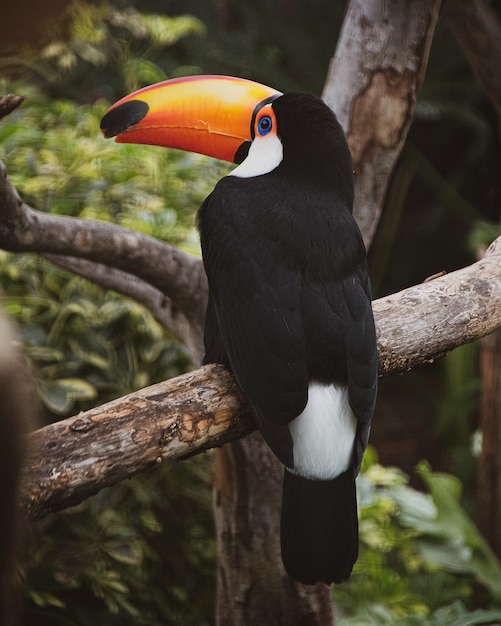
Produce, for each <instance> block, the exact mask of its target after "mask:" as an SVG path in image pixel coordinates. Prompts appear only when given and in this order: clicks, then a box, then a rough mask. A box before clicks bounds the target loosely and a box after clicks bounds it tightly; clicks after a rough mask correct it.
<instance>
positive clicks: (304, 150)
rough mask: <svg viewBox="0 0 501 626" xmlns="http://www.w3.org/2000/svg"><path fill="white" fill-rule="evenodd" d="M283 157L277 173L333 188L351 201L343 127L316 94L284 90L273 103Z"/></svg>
mask: <svg viewBox="0 0 501 626" xmlns="http://www.w3.org/2000/svg"><path fill="white" fill-rule="evenodd" d="M273 108H274V110H275V113H276V117H277V124H278V136H279V138H280V140H281V142H282V144H283V159H282V161H281V163H280V165H279V166H278V167H277V169H276V175H280V176H285V177H287V178H289V179H290V180H291V181H294V183H295V184H304V185H307V186H309V187H310V188H311V189H315V188H316V189H325V190H329V189H330V190H331V191H333V192H335V193H336V194H337V195H338V196H339V197H340V198H341V199H342V200H343V202H344V203H346V204H347V205H349V206H350V208H351V206H352V204H353V169H352V161H351V155H350V151H349V149H348V146H347V144H346V140H345V137H344V133H343V129H342V128H341V126H340V124H339V123H338V121H337V119H336V117H335V115H334V114H333V113H332V111H331V110H330V109H329V107H328V106H327V105H326V104H325V103H324V102H323V101H322V100H321V99H320V98H318V97H317V96H313V95H310V94H294V93H291V94H285V95H283V96H281V97H280V98H277V99H276V101H275V102H274V103H273Z"/></svg>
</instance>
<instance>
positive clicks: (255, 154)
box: [230, 133, 284, 178]
mask: <svg viewBox="0 0 501 626" xmlns="http://www.w3.org/2000/svg"><path fill="white" fill-rule="evenodd" d="M283 158H284V149H283V146H282V142H281V141H280V139H279V138H278V137H277V135H276V134H275V133H270V134H269V135H266V136H265V137H256V138H255V139H254V141H253V142H252V143H251V146H250V148H249V154H248V155H247V156H246V157H245V159H244V160H243V161H242V163H240V165H239V166H238V167H236V168H235V169H234V170H233V171H232V172H230V176H238V177H240V178H251V177H252V176H261V175H262V174H268V172H271V171H273V170H274V169H275V168H276V167H278V165H280V163H281V162H282V160H283Z"/></svg>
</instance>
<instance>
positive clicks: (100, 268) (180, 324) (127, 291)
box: [42, 254, 203, 363]
mask: <svg viewBox="0 0 501 626" xmlns="http://www.w3.org/2000/svg"><path fill="white" fill-rule="evenodd" d="M42 256H43V257H44V258H46V259H47V260H49V261H50V262H51V263H54V264H55V265H57V266H58V267H61V268H63V269H66V270H69V271H70V272H73V273H74V274H78V275H79V276H82V277H83V278H86V279H87V280H90V281H91V282H93V283H95V284H96V285H100V286H101V287H104V288H105V289H110V290H113V291H116V292H118V293H121V294H122V295H124V296H127V297H129V298H132V299H134V300H136V301H137V302H140V303H141V304H143V305H144V306H145V307H146V308H147V309H148V310H149V311H150V312H151V313H152V315H154V316H155V318H156V319H157V320H158V321H159V322H160V323H161V324H162V325H163V326H164V327H165V328H168V329H169V330H170V331H171V332H172V334H173V335H174V336H175V337H176V338H177V339H178V340H179V341H180V342H181V343H183V344H185V346H186V347H187V348H188V350H189V351H190V354H192V355H193V358H194V360H196V362H197V363H199V362H201V359H202V357H203V345H201V342H200V339H201V332H200V330H199V329H198V328H196V327H195V329H194V321H193V320H192V321H191V322H190V320H188V318H187V317H186V315H184V313H183V312H182V311H181V310H180V309H179V307H178V306H176V304H175V303H174V302H173V301H172V300H171V299H170V298H169V297H167V296H166V295H165V294H164V293H162V292H161V291H160V290H159V289H157V288H156V287H153V286H152V285H150V284H149V283H147V282H146V281H144V280H142V279H140V278H137V277H136V276H132V275H131V274H129V273H128V272H124V271H122V270H117V269H115V268H112V267H108V266H106V265H103V264H102V263H94V262H93V261H89V260H87V259H78V258H76V257H69V256H62V255H58V254H43V255H42Z"/></svg>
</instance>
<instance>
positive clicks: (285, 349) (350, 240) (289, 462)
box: [101, 76, 377, 585]
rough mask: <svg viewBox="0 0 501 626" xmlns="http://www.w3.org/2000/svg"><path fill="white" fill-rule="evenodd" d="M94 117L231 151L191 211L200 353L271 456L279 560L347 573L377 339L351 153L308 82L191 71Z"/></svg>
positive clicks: (323, 578) (309, 574) (105, 126)
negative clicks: (237, 392)
mask: <svg viewBox="0 0 501 626" xmlns="http://www.w3.org/2000/svg"><path fill="white" fill-rule="evenodd" d="M101 130H102V132H103V134H104V136H105V137H116V141H117V142H120V143H141V144H152V145H158V146H168V147H172V148H179V149H182V150H188V151H192V152H199V153H202V154H206V155H209V156H212V157H216V158H219V159H223V160H226V161H230V162H234V163H236V164H237V167H236V168H234V169H233V170H232V171H231V172H230V174H229V175H228V176H225V177H224V178H223V179H222V180H220V181H219V182H218V183H217V185H216V186H215V188H214V190H213V191H212V193H211V194H210V195H209V196H208V197H207V199H206V200H205V201H204V202H203V204H202V206H201V208H200V209H199V212H198V216H197V223H198V228H199V232H200V240H201V248H202V257H203V263H204V267H205V271H206V273H207V278H208V284H209V296H208V305H207V315H206V322H205V334H204V341H205V351H206V352H205V359H204V362H205V363H222V364H226V365H227V366H228V367H229V368H230V369H231V372H232V373H233V375H234V377H235V379H236V381H237V383H238V385H239V387H240V388H241V389H242V391H243V393H244V395H245V398H246V400H247V402H248V404H249V407H250V410H251V412H252V415H253V417H254V419H255V421H256V424H257V426H258V428H259V429H260V431H261V433H262V435H263V437H264V439H265V440H266V442H267V444H268V445H269V446H270V448H271V449H272V451H273V452H274V454H275V455H276V456H277V457H278V458H279V459H280V461H281V462H282V463H283V465H284V466H285V471H284V486H283V498H282V513H281V551H282V560H283V563H284V565H285V569H286V570H287V572H288V573H289V575H290V576H291V577H292V578H293V579H295V580H297V581H299V582H301V583H304V584H307V585H313V584H316V583H317V582H323V583H326V584H331V583H333V582H334V583H339V582H342V581H344V580H347V579H348V578H349V576H350V574H351V571H352V568H353V565H354V563H355V561H356V559H357V556H358V518H357V501H356V491H355V477H356V475H357V474H358V472H359V469H360V464H361V461H362V457H363V454H364V451H365V448H366V446H367V442H368V437H369V431H370V424H371V419H372V415H373V411H374V406H375V401H376V393H377V348H376V333H375V328H374V319H373V313H372V306H371V286H370V279H369V275H368V269H367V258H366V251H365V247H364V243H363V240H362V237H361V234H360V231H359V229H358V227H357V224H356V222H355V220H354V218H353V215H352V206H353V194H354V192H353V170H352V161H351V157H350V152H349V149H348V146H347V143H346V140H345V137H344V133H343V130H342V128H341V126H340V124H339V123H338V121H337V119H336V117H335V115H334V113H333V112H332V111H331V109H330V108H329V107H328V106H327V105H326V104H325V103H324V102H323V100H322V99H321V98H319V97H317V96H315V95H312V94H306V93H282V92H280V91H277V90H275V89H272V88H270V87H267V86H265V85H261V84H259V83H256V82H253V81H250V80H245V79H242V78H235V77H229V76H191V77H184V78H178V79H172V80H167V81H164V82H161V83H157V84H155V85H152V86H149V87H145V88H143V89H140V90H139V91H136V92H134V93H132V94H130V95H128V96H126V97H125V98H122V99H121V100H119V101H118V102H117V103H115V104H114V105H113V106H112V107H111V108H110V109H109V110H108V111H107V113H106V114H105V115H104V117H103V118H102V121H101Z"/></svg>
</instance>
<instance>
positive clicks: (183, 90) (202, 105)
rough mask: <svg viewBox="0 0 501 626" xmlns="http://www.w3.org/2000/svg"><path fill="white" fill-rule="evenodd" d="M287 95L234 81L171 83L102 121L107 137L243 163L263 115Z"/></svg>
mask: <svg viewBox="0 0 501 626" xmlns="http://www.w3.org/2000/svg"><path fill="white" fill-rule="evenodd" d="M280 95H282V94H281V92H279V91H277V90H275V89H272V88H271V87H266V86H265V85H261V84H259V83H255V82H252V81H249V80H244V79H242V78H233V77H231V76H190V77H186V78H178V79H173V80H167V81H164V82H162V83H157V84H156V85H151V86H150V87H144V88H143V89H140V90H139V91H135V92H134V93H132V94H130V95H128V96H125V98H122V99H121V100H119V101H118V102H116V103H115V104H114V105H113V106H112V107H110V109H109V110H108V111H107V113H106V114H105V115H104V117H103V119H102V120H101V130H102V132H103V134H104V136H105V137H115V141H117V142H119V143H143V144H150V145H155V146H165V147H169V148H179V149H181V150H186V151H189V152H199V153H201V154H207V155H208V156H212V157H215V158H218V159H223V160H224V161H230V162H234V163H240V162H241V161H242V160H243V158H245V155H246V154H247V149H248V146H249V142H251V141H252V139H253V138H254V130H253V129H254V121H255V118H256V115H257V113H258V112H259V110H260V109H261V108H262V107H263V106H264V105H266V104H268V103H269V102H271V101H272V100H274V99H275V98H277V97H278V96H280Z"/></svg>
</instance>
